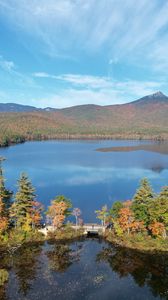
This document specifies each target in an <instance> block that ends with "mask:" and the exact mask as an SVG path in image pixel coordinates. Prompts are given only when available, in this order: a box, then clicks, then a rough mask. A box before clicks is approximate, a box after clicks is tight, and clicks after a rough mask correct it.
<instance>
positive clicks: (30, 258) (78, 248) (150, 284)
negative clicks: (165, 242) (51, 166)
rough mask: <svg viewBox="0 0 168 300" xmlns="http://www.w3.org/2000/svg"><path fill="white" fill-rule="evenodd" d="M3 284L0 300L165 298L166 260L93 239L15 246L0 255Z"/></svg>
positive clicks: (166, 285) (167, 287) (167, 281)
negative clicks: (5, 278) (6, 276)
mask: <svg viewBox="0 0 168 300" xmlns="http://www.w3.org/2000/svg"><path fill="white" fill-rule="evenodd" d="M0 256H1V259H0V268H5V269H7V270H8V271H9V281H8V283H7V284H6V286H5V287H0V299H1V300H55V299H57V300H67V299H68V300H79V299H80V300H90V299H92V300H111V299H113V300H142V299H143V300H152V299H167V297H168V268H167V266H168V256H163V255H161V256H160V255H155V256H154V255H153V256H152V255H147V254H142V253H138V252H135V251H132V250H127V249H124V248H120V247H115V246H113V245H109V244H108V243H105V242H103V241H101V240H99V239H97V240H96V239H93V240H91V239H86V240H85V241H76V242H73V243H66V244H63V243H61V244H60V243H58V242H57V243H54V244H48V243H45V244H44V245H38V244H36V245H32V246H28V245H26V246H25V247H24V246H23V247H21V248H19V249H18V250H16V251H15V252H14V253H13V254H12V253H11V254H9V253H7V254H0Z"/></svg>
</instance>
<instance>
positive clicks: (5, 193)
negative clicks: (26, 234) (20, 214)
mask: <svg viewBox="0 0 168 300" xmlns="http://www.w3.org/2000/svg"><path fill="white" fill-rule="evenodd" d="M12 194H13V193H12V192H11V191H10V190H8V189H7V188H6V187H5V179H4V175H3V169H2V167H1V165H0V199H1V201H2V204H3V211H2V212H1V216H2V217H7V218H9V208H10V206H11V197H12Z"/></svg>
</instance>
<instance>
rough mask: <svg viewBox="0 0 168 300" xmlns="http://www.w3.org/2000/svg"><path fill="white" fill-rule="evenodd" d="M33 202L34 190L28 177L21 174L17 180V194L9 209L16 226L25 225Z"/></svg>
mask: <svg viewBox="0 0 168 300" xmlns="http://www.w3.org/2000/svg"><path fill="white" fill-rule="evenodd" d="M33 201H35V189H34V187H33V186H32V184H31V181H30V180H29V178H28V176H27V175H26V174H24V173H22V174H21V176H20V179H19V180H18V192H17V193H16V195H15V202H14V203H13V205H12V207H11V215H12V216H13V218H14V221H15V224H16V225H17V226H23V225H24V224H25V223H26V220H27V218H28V215H29V213H30V210H31V209H32V207H33Z"/></svg>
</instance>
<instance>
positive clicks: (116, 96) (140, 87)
mask: <svg viewBox="0 0 168 300" xmlns="http://www.w3.org/2000/svg"><path fill="white" fill-rule="evenodd" d="M33 76H35V77H36V78H39V80H45V79H46V78H47V79H52V80H55V82H60V81H61V82H64V84H65V85H64V88H62V89H59V90H58V91H57V93H56V94H52V95H48V97H46V98H44V97H43V98H42V99H41V103H42V105H43V106H46V105H47V104H48V103H49V104H50V105H52V106H54V107H66V106H70V105H78V104H86V103H92V104H99V105H109V104H117V103H125V102H129V101H132V100H135V99H137V98H138V97H143V96H145V95H148V94H152V93H154V92H156V91H157V90H160V89H162V88H163V87H164V85H165V84H166V83H165V82H164V81H162V82H158V81H136V80H125V81H117V80H113V79H111V78H108V77H104V76H90V75H81V74H62V75H58V76H57V75H54V74H49V73H45V72H36V73H34V74H33ZM125 95H127V98H126V96H125ZM47 106H48V105H47Z"/></svg>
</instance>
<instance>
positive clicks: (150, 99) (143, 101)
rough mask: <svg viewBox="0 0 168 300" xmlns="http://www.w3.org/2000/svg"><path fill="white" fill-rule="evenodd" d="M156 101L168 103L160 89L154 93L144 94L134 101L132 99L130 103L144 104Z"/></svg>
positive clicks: (167, 98) (155, 102)
mask: <svg viewBox="0 0 168 300" xmlns="http://www.w3.org/2000/svg"><path fill="white" fill-rule="evenodd" d="M157 103H162V104H163V103H166V104H167V103H168V97H167V96H166V95H164V94H163V93H162V92H161V91H158V92H156V93H154V94H151V95H148V96H145V97H143V98H140V99H138V100H136V101H133V102H132V104H135V105H138V106H139V105H140V106H141V105H143V106H144V105H146V104H157Z"/></svg>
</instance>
